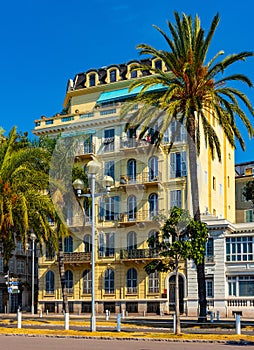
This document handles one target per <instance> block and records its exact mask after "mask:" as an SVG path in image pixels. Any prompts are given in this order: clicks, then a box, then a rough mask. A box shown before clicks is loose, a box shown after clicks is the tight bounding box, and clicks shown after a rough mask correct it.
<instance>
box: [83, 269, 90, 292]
mask: <svg viewBox="0 0 254 350" xmlns="http://www.w3.org/2000/svg"><path fill="white" fill-rule="evenodd" d="M83 293H84V294H91V293H92V271H91V270H85V271H84V272H83Z"/></svg>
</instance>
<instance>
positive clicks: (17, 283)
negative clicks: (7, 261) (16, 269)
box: [10, 281, 19, 286]
mask: <svg viewBox="0 0 254 350" xmlns="http://www.w3.org/2000/svg"><path fill="white" fill-rule="evenodd" d="M10 284H11V285H13V286H18V285H19V282H17V281H11V282H10Z"/></svg>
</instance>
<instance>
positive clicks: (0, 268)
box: [0, 256, 4, 273]
mask: <svg viewBox="0 0 254 350" xmlns="http://www.w3.org/2000/svg"><path fill="white" fill-rule="evenodd" d="M3 272H4V258H3V257H2V256H1V257H0V273H3Z"/></svg>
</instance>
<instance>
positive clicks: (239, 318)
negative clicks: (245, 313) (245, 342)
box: [235, 315, 241, 334]
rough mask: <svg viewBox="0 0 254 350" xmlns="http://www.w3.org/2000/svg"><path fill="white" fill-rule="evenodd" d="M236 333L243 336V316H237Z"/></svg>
mask: <svg viewBox="0 0 254 350" xmlns="http://www.w3.org/2000/svg"><path fill="white" fill-rule="evenodd" d="M235 332H236V334H241V316H240V315H235Z"/></svg>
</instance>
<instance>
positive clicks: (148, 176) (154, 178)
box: [119, 171, 162, 188]
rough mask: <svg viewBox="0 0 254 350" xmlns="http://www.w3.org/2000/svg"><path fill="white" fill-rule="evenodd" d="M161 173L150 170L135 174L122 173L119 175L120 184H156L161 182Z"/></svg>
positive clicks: (123, 186) (122, 185)
mask: <svg viewBox="0 0 254 350" xmlns="http://www.w3.org/2000/svg"><path fill="white" fill-rule="evenodd" d="M161 178H162V176H161V173H160V172H156V173H155V172H152V171H143V172H142V173H139V174H136V175H127V174H122V175H121V176H120V182H119V183H120V186H121V187H122V188H125V186H136V185H144V186H146V187H147V186H158V184H159V183H160V182H161Z"/></svg>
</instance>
